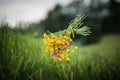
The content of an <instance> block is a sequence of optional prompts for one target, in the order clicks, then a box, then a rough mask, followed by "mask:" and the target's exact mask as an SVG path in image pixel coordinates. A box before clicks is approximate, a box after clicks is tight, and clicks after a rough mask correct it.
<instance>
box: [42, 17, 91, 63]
mask: <svg viewBox="0 0 120 80" xmlns="http://www.w3.org/2000/svg"><path fill="white" fill-rule="evenodd" d="M81 19H83V17H82V18H81V17H80V16H78V17H77V18H75V20H73V21H72V23H70V25H69V27H68V28H67V29H66V30H63V31H59V32H56V34H54V33H50V34H46V33H44V35H43V37H44V39H43V41H44V45H45V52H47V53H50V54H52V56H53V58H54V59H57V60H66V61H70V58H69V55H68V54H67V53H69V52H71V53H73V52H74V50H75V49H78V47H74V49H72V50H71V49H69V48H72V47H71V44H72V39H71V34H72V37H73V38H74V36H75V33H76V34H81V35H89V33H90V30H89V28H88V27H86V26H85V27H82V28H81V27H80V25H81Z"/></svg>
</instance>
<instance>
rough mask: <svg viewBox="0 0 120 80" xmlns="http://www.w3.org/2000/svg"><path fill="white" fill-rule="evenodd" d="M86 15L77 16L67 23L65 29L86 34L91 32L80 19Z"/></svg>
mask: <svg viewBox="0 0 120 80" xmlns="http://www.w3.org/2000/svg"><path fill="white" fill-rule="evenodd" d="M86 17H87V16H77V17H76V18H75V19H74V20H73V21H71V23H70V24H69V26H68V28H67V30H69V31H72V32H74V33H76V34H80V35H84V36H87V35H89V34H90V33H91V31H90V28H88V27H87V26H83V23H82V21H83V20H84V19H85V18H86Z"/></svg>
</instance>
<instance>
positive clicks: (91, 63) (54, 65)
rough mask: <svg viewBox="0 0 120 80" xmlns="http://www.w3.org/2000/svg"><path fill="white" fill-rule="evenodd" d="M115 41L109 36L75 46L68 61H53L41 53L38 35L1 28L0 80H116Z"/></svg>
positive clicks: (119, 54)
mask: <svg viewBox="0 0 120 80" xmlns="http://www.w3.org/2000/svg"><path fill="white" fill-rule="evenodd" d="M119 40H120V35H118V36H115V35H112V36H105V37H104V38H103V39H102V40H101V42H100V43H98V44H92V45H89V46H80V45H78V50H76V51H75V52H74V53H71V54H70V58H71V61H57V60H54V59H53V58H52V57H51V55H49V54H47V53H45V52H44V44H43V41H42V38H36V37H35V36H34V35H30V34H29V35H22V34H20V33H19V31H16V30H11V29H9V28H6V29H5V28H1V29H0V80H119V79H120V68H119V67H120V46H119ZM77 43H78V42H77ZM77 43H76V44H77ZM78 44H79V43H78ZM73 45H75V44H74V43H73Z"/></svg>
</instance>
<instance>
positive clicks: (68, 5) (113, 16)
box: [0, 0, 120, 44]
mask: <svg viewBox="0 0 120 80" xmlns="http://www.w3.org/2000/svg"><path fill="white" fill-rule="evenodd" d="M86 14H89V15H88V17H87V18H86V19H85V20H84V22H83V23H84V24H85V25H87V26H88V27H90V28H91V31H92V34H91V35H90V36H88V37H83V36H78V35H77V36H76V40H77V39H79V38H80V39H81V42H82V43H83V44H91V43H96V42H99V40H100V39H101V37H102V36H103V35H106V34H119V33H120V1H119V0H50V1H48V0H20V1H18V0H0V18H1V19H0V23H1V24H2V22H4V23H5V22H6V23H8V25H9V26H10V27H12V28H15V27H16V26H17V27H19V28H20V29H22V30H23V31H24V30H26V31H24V33H27V32H30V31H32V32H36V33H38V34H39V36H41V35H42V34H43V33H44V32H46V31H50V32H56V31H59V30H63V29H66V28H67V27H68V25H69V22H70V21H71V20H72V19H74V18H75V17H76V15H86Z"/></svg>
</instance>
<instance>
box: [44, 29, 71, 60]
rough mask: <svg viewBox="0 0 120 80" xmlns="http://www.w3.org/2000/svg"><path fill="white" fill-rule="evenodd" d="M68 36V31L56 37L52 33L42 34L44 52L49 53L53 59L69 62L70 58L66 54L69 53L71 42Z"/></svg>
mask: <svg viewBox="0 0 120 80" xmlns="http://www.w3.org/2000/svg"><path fill="white" fill-rule="evenodd" d="M70 35H71V32H70V31H66V32H65V34H57V35H55V34H53V33H50V34H46V33H44V39H43V41H44V44H45V52H47V53H51V54H52V55H53V58H55V59H58V60H67V61H69V60H70V58H69V57H68V54H67V52H70V50H69V48H70V46H71V42H72V39H71V38H70ZM71 52H72V51H71Z"/></svg>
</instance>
